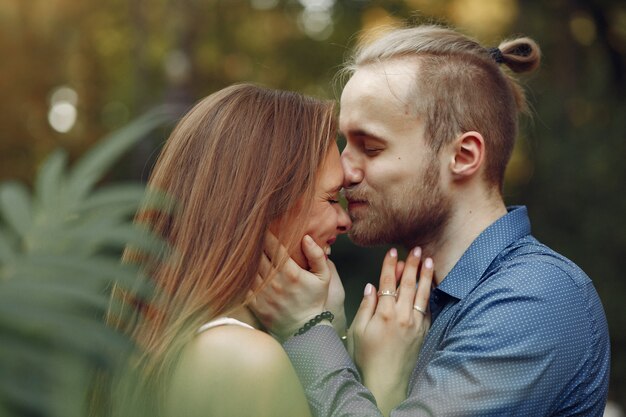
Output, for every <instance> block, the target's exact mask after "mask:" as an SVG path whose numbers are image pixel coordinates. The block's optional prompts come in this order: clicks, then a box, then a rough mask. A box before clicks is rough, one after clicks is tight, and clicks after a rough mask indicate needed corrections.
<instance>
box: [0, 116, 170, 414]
mask: <svg viewBox="0 0 626 417" xmlns="http://www.w3.org/2000/svg"><path fill="white" fill-rule="evenodd" d="M164 118H165V115H164V114H163V112H162V111H154V112H151V113H150V114H147V115H145V116H144V117H141V118H139V119H138V120H136V121H134V122H133V123H131V124H129V125H128V126H127V127H125V128H124V129H122V130H120V131H119V132H116V133H115V134H113V135H111V136H110V137H108V138H106V139H105V140H104V141H102V142H101V143H99V144H98V145H97V146H95V147H93V149H91V150H90V151H89V152H88V153H87V154H85V155H84V156H83V157H82V158H81V159H80V160H79V161H78V162H77V163H76V164H74V166H73V167H72V168H71V169H68V168H67V166H66V165H67V158H66V154H65V152H63V151H58V152H55V153H53V154H52V155H51V156H50V157H48V158H47V159H46V160H45V161H44V163H43V164H42V166H41V169H40V170H39V173H38V175H37V177H36V181H35V186H34V190H33V192H32V193H31V192H30V191H29V190H28V189H27V187H25V186H24V185H22V184H20V183H17V182H3V183H0V341H1V342H0V416H3V417H5V416H6V417H12V416H51V417H52V416H58V417H73V416H76V417H79V416H84V415H85V410H86V404H85V399H86V394H87V389H88V387H89V386H90V384H91V378H93V376H94V370H95V369H100V370H102V371H106V370H111V369H113V368H115V367H118V366H120V365H121V364H123V363H124V359H125V358H126V357H127V355H128V354H130V353H131V352H132V349H133V345H132V344H131V342H130V341H129V340H128V339H127V338H126V337H125V336H123V335H121V334H119V333H117V332H115V331H114V330H113V329H112V328H109V327H107V326H106V325H105V322H104V320H103V319H104V316H105V312H106V310H107V308H108V306H109V295H108V294H109V291H108V289H110V288H111V286H112V285H113V283H116V284H117V285H119V286H120V287H121V288H126V289H127V290H129V291H130V290H132V292H133V293H134V294H136V295H137V297H138V299H141V297H142V296H146V295H147V294H149V291H150V287H149V285H148V281H142V280H138V276H139V275H138V271H137V270H136V268H134V267H132V266H130V265H126V264H122V263H121V262H120V254H121V251H122V249H123V248H124V247H125V246H126V245H127V244H131V245H133V246H135V247H137V248H139V249H141V250H142V251H145V252H146V253H155V254H159V253H161V252H162V250H163V248H162V244H161V243H160V242H159V241H158V240H157V239H155V238H154V237H153V236H151V235H150V234H149V233H148V232H147V231H145V230H141V229H140V228H138V227H137V226H135V225H134V224H133V223H132V218H133V214H134V213H135V212H136V211H137V208H138V206H139V204H140V202H142V201H143V199H144V198H145V196H144V186H142V185H141V184H139V183H129V184H117V185H108V186H105V187H98V188H95V186H96V184H97V183H98V181H100V180H101V179H102V177H103V175H104V173H105V172H106V171H107V170H108V169H109V168H110V167H111V165H112V164H113V163H114V162H116V161H117V160H118V159H119V157H120V156H121V155H122V154H123V153H124V152H126V151H128V149H129V148H130V147H131V146H133V145H135V144H136V143H137V142H138V141H139V140H140V139H141V138H142V137H144V136H145V134H147V133H148V132H149V131H150V130H152V129H154V128H155V127H156V126H158V125H159V124H162V123H163V121H164Z"/></svg>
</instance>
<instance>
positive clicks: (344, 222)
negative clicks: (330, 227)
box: [337, 205, 352, 233]
mask: <svg viewBox="0 0 626 417" xmlns="http://www.w3.org/2000/svg"><path fill="white" fill-rule="evenodd" d="M337 209H338V210H339V213H338V215H339V218H338V221H337V230H338V231H339V233H347V232H348V231H349V230H350V227H352V220H350V216H349V215H348V212H346V211H345V210H344V209H343V208H342V207H341V206H340V205H337Z"/></svg>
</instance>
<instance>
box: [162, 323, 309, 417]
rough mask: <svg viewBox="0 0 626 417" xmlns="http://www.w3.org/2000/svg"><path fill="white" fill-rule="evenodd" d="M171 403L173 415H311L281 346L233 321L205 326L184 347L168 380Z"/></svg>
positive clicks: (265, 335)
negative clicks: (230, 323)
mask: <svg viewBox="0 0 626 417" xmlns="http://www.w3.org/2000/svg"><path fill="white" fill-rule="evenodd" d="M170 406H171V407H172V408H171V410H172V412H171V414H172V415H190V416H196V415H198V416H199V415H207V414H208V415H221V416H237V417H241V416H246V417H247V416H255V417H257V416H272V417H276V416H278V417H282V416H292V415H299V416H308V415H309V408H308V404H307V401H306V397H305V396H304V391H303V390H302V386H301V385H300V382H299V380H298V377H297V375H296V373H295V370H294V369H293V367H292V365H291V362H290V361H289V357H288V356H287V354H286V353H285V351H284V349H283V348H282V346H281V345H280V344H279V343H278V342H277V341H276V340H274V338H272V337H271V336H270V335H268V334H267V333H264V332H261V331H259V330H255V329H249V328H245V327H242V326H236V325H235V326H234V325H225V326H219V327H214V328H211V329H209V330H206V331H203V332H201V333H200V334H198V335H197V336H196V337H194V339H193V340H192V341H191V342H190V343H189V344H188V345H187V346H186V348H185V349H184V351H183V353H182V357H181V359H180V362H179V364H178V366H177V369H176V371H175V374H174V379H173V381H172V385H171V389H170ZM293 410H297V413H296V414H293ZM183 411H184V413H183ZM185 413H187V414H185Z"/></svg>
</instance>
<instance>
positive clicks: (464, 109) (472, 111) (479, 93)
mask: <svg viewBox="0 0 626 417" xmlns="http://www.w3.org/2000/svg"><path fill="white" fill-rule="evenodd" d="M410 58H417V60H416V67H415V68H416V82H415V85H414V86H407V88H410V91H411V96H412V97H413V98H414V100H413V104H414V105H415V111H416V113H417V115H419V116H422V117H424V118H425V125H426V140H427V141H428V143H429V145H430V146H431V148H432V149H433V150H434V151H435V152H437V151H438V150H439V149H441V147H442V146H444V145H446V144H447V143H449V142H451V141H452V140H453V139H454V138H455V137H457V136H458V135H459V134H461V133H463V132H467V131H472V130H474V131H477V132H479V133H481V134H482V135H483V137H484V138H485V147H486V164H485V165H486V168H485V177H486V180H487V181H488V182H490V183H493V184H495V185H498V186H499V188H500V190H501V189H502V184H503V181H504V171H505V169H506V165H507V163H508V161H509V159H510V157H511V153H512V151H513V146H514V144H515V137H516V135H517V128H518V115H519V114H520V113H525V112H528V105H527V103H526V98H525V94H524V91H523V89H522V88H521V87H520V85H519V84H518V83H517V81H516V80H515V79H514V78H513V77H512V76H511V75H510V74H509V73H507V72H505V71H503V70H502V69H500V68H499V66H498V64H499V63H501V64H504V65H505V66H506V67H508V68H509V69H510V70H511V71H513V72H516V73H522V72H530V71H533V70H535V69H536V68H537V67H538V66H539V62H540V58H541V52H540V49H539V47H538V46H537V44H536V43H535V42H534V41H533V40H532V39H530V38H519V39H514V40H507V41H504V42H502V43H501V44H500V46H499V47H498V49H497V50H496V49H495V48H493V49H486V48H484V47H482V46H481V45H480V44H479V43H478V42H476V41H475V40H473V39H471V38H469V37H467V36H465V35H463V34H461V33H458V32H456V31H454V30H451V29H447V28H444V27H441V26H436V25H424V26H418V27H412V28H401V29H393V30H391V31H389V32H387V33H386V34H385V35H383V36H382V37H380V38H379V39H377V40H375V41H373V42H371V43H369V44H365V45H363V46H361V47H359V48H357V49H356V51H355V53H354V54H353V57H352V58H351V60H349V61H348V62H347V64H346V66H345V68H344V73H348V74H351V73H354V71H356V70H357V69H358V68H359V67H363V66H366V65H369V64H373V63H377V62H383V61H388V60H393V59H410ZM496 60H497V61H498V62H496Z"/></svg>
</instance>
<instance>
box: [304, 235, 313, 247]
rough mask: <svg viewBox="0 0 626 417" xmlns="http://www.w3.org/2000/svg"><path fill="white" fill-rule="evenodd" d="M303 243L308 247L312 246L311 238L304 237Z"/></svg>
mask: <svg viewBox="0 0 626 417" xmlns="http://www.w3.org/2000/svg"><path fill="white" fill-rule="evenodd" d="M304 242H305V243H306V244H307V245H309V246H312V245H313V238H312V237H311V236H309V235H304Z"/></svg>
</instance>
